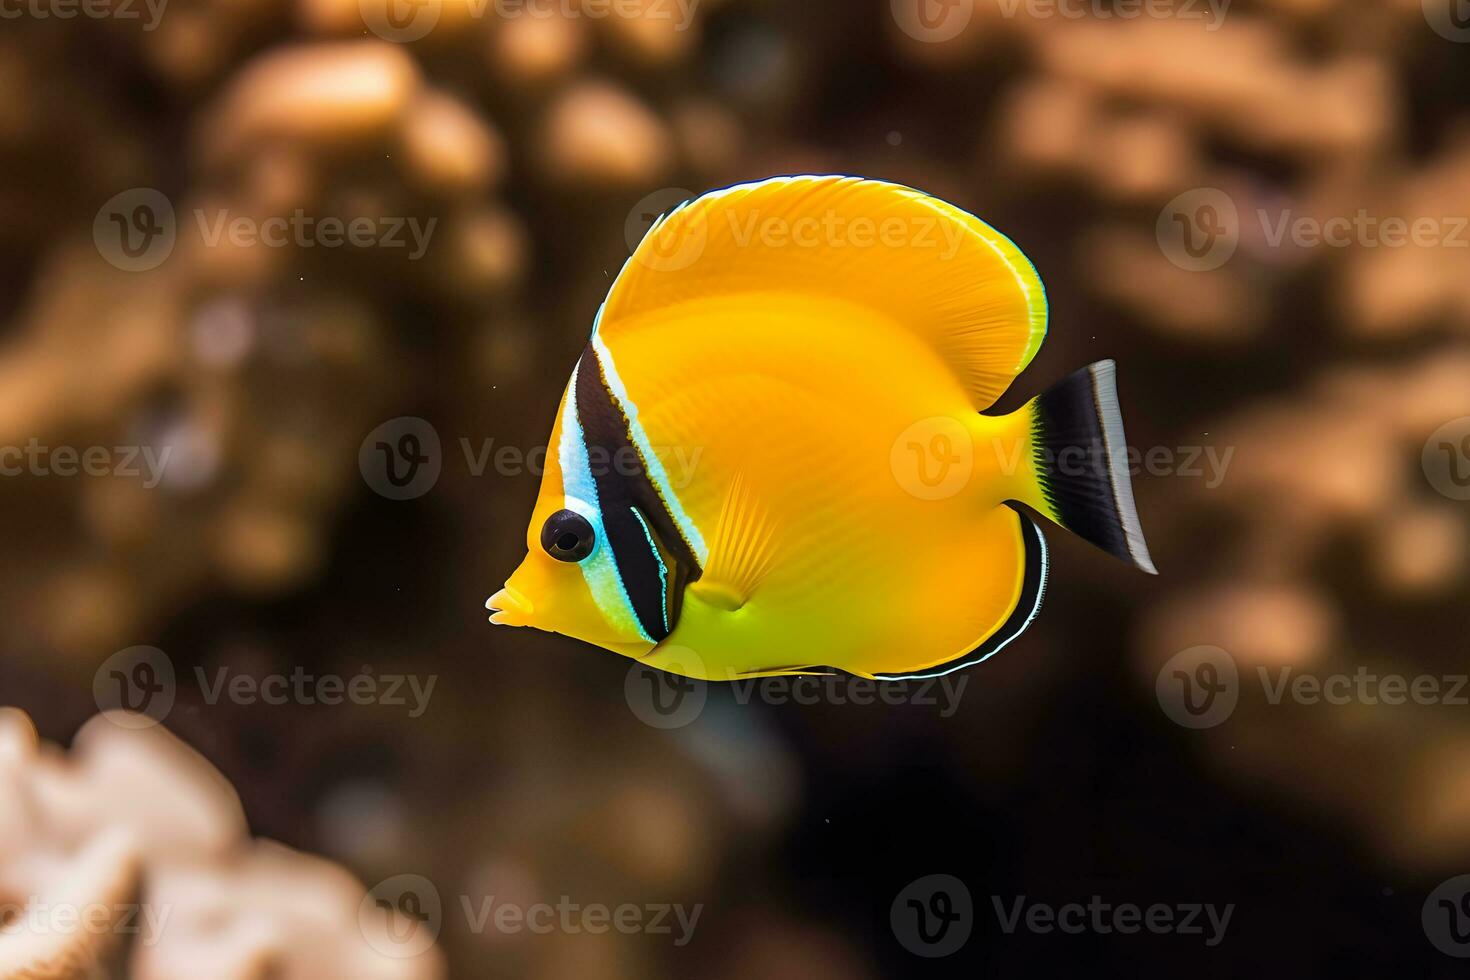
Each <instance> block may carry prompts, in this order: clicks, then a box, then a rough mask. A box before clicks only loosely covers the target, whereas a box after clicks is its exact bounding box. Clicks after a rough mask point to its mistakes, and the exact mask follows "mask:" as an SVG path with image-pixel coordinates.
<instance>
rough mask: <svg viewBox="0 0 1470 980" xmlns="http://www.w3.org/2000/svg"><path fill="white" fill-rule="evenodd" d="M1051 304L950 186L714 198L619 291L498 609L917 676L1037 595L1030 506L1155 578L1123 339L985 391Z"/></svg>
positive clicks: (661, 664) (649, 644)
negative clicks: (1134, 450)
mask: <svg viewBox="0 0 1470 980" xmlns="http://www.w3.org/2000/svg"><path fill="white" fill-rule="evenodd" d="M1046 328H1047V305H1046V295H1045V291H1044V289H1043V287H1042V284H1041V279H1040V277H1039V276H1038V274H1037V272H1036V270H1035V268H1034V267H1033V266H1032V264H1031V262H1030V261H1029V260H1028V259H1027V258H1026V256H1025V255H1024V254H1022V253H1021V251H1020V250H1019V249H1018V248H1017V247H1016V246H1015V245H1014V244H1013V243H1012V242H1011V241H1010V240H1009V239H1007V238H1006V237H1005V236H1003V235H1001V234H1000V233H999V232H997V231H996V230H995V229H993V228H991V227H990V226H989V225H987V224H986V223H985V222H983V221H981V220H980V219H978V218H976V217H975V216H973V215H971V214H969V213H967V212H965V211H963V210H961V209H959V208H957V207H954V206H953V205H950V204H947V203H945V202H943V201H940V200H938V199H936V198H934V197H931V196H929V195H927V194H924V193H922V192H921V191H917V190H914V189H912V188H908V187H903V186H900V185H897V184H891V183H886V182H882V181H877V180H867V179H860V178H855V177H843V176H798V177H778V178H773V179H770V180H765V181H760V182H756V183H749V184H740V185H736V186H734V187H730V188H727V189H725V190H720V191H715V192H713V193H710V194H706V195H704V196H703V197H699V198H697V199H695V200H693V201H689V202H686V203H685V204H683V205H681V206H680V207H678V208H676V209H674V210H673V211H671V212H669V213H668V214H666V215H664V216H663V217H661V218H660V219H659V220H658V221H657V222H655V224H654V225H653V226H652V227H651V228H650V229H649V232H648V234H647V235H646V236H645V238H644V239H643V241H642V243H641V244H640V245H639V246H638V248H637V249H636V250H635V251H634V253H633V255H632V257H631V258H630V259H629V260H628V263H627V264H626V265H625V266H624V268H623V270H622V272H621V273H620V274H619V275H618V278H617V280H616V282H614V284H613V286H612V289H611V291H610V292H609V294H608V297H607V300H606V302H604V304H603V306H602V309H601V310H600V311H599V313H598V315H597V318H596V321H595V323H594V326H593V330H592V337H591V339H590V341H589V342H588V344H587V346H586V348H585V349H584V350H583V351H582V354H581V357H580V359H579V360H578V362H577V365H576V367H575V369H574V371H573V372H572V377H571V380H570V382H569V383H568V385H567V388H566V392H565V394H564V396H563V398H562V403H561V407H560V409H559V411H558V413H557V417H556V420H555V423H554V425H553V427H552V432H551V439H550V442H549V444H548V445H549V451H548V454H547V465H546V469H545V472H544V474H543V479H542V484H541V489H540V495H539V498H538V499H537V502H536V505H535V509H534V511H533V513H532V515H531V523H530V528H529V530H528V532H527V536H526V545H527V548H528V551H529V554H528V555H527V556H526V559H525V560H524V562H522V564H521V565H520V567H519V568H518V569H516V571H515V573H514V574H512V575H511V576H510V579H509V580H508V581H507V583H506V585H505V587H504V588H503V589H502V590H500V591H499V592H497V593H496V594H495V595H494V596H492V597H491V598H490V599H489V600H488V602H487V603H486V605H487V607H488V608H489V609H491V610H492V612H493V614H492V616H491V617H490V621H491V622H492V623H497V624H503V625H510V626H532V627H535V628H538V629H542V630H547V631H552V632H557V633H562V634H565V635H567V636H570V637H574V638H576V639H579V640H583V641H586V642H588V643H592V644H596V645H597V646H601V647H604V648H606V649H608V650H612V651H614V652H617V653H621V654H624V655H626V656H628V657H632V658H635V659H637V660H639V661H641V662H643V663H645V664H648V665H650V666H653V667H658V668H661V669H664V670H669V671H673V672H676V673H680V674H686V675H689V676H695V677H700V678H703V679H707V680H726V679H733V678H739V677H752V676H762V675H769V674H790V673H825V672H831V671H834V670H839V671H846V672H849V673H851V674H855V675H859V676H862V677H870V678H880V679H900V678H911V677H927V676H934V675H938V674H943V673H948V672H950V671H952V670H957V669H960V668H962V667H967V666H970V665H972V664H975V663H978V662H979V661H982V660H984V659H986V658H987V657H989V656H990V655H992V654H993V653H995V652H996V651H998V650H1000V649H1001V648H1002V647H1004V646H1005V645H1006V644H1008V643H1010V642H1011V641H1012V640H1014V639H1015V638H1016V637H1017V636H1018V635H1019V634H1020V633H1021V632H1022V631H1023V630H1024V629H1025V628H1026V627H1027V626H1028V625H1029V624H1030V623H1031V621H1032V620H1033V619H1034V618H1035V616H1036V614H1037V612H1038V611H1039V609H1040V607H1041V600H1042V596H1043V593H1044V591H1045V588H1046V578H1047V549H1046V542H1045V539H1044V538H1043V537H1042V533H1041V530H1040V528H1039V527H1038V526H1037V524H1036V523H1035V522H1034V521H1033V520H1032V519H1031V517H1030V516H1028V512H1027V511H1026V510H1022V509H1021V508H1020V507H1018V506H1017V505H1021V506H1023V507H1025V508H1028V509H1029V510H1030V511H1034V512H1035V513H1038V514H1041V515H1043V516H1044V517H1046V518H1047V519H1049V520H1051V521H1053V522H1055V523H1057V524H1059V525H1060V526H1062V527H1064V528H1066V529H1068V530H1070V531H1073V532H1074V533H1076V534H1078V535H1080V536H1082V537H1083V538H1085V539H1087V540H1089V541H1091V542H1092V543H1094V544H1096V545H1098V546H1099V547H1101V548H1103V549H1104V550H1106V551H1108V552H1110V553H1112V554H1114V555H1116V556H1118V557H1119V558H1122V559H1124V560H1125V561H1128V562H1131V563H1132V564H1134V565H1135V566H1137V567H1139V568H1141V569H1143V570H1145V571H1147V572H1150V573H1152V572H1153V571H1154V567H1153V564H1152V561H1151V560H1150V558H1149V554H1148V548H1147V546H1146V544H1145V543H1144V538H1143V532H1142V529H1141V528H1140V525H1139V520H1138V514H1137V511H1136V509H1135V506H1134V502H1133V491H1132V486H1131V484H1130V480H1129V472H1128V463H1127V456H1126V451H1127V450H1126V445H1127V444H1126V442H1125V439H1124V435H1123V423H1122V418H1121V415H1120V412H1119V407H1118V399H1117V393H1116V390H1115V384H1114V365H1113V363H1112V362H1111V361H1101V362H1099V363H1096V364H1093V365H1091V366H1090V367H1088V368H1085V369H1083V370H1081V371H1078V372H1076V373H1075V374H1073V375H1071V376H1070V377H1068V378H1066V379H1065V380H1063V381H1062V382H1060V383H1059V384H1057V385H1056V386H1055V387H1053V388H1051V389H1049V390H1048V391H1046V392H1045V393H1044V394H1042V395H1040V396H1039V397H1037V398H1034V399H1032V400H1031V401H1029V402H1027V403H1026V405H1025V406H1024V407H1022V408H1021V409H1020V410H1019V411H1017V412H1014V413H1012V414H1009V415H987V414H983V413H984V410H985V409H987V408H989V407H990V406H991V405H992V404H993V403H994V402H995V400H996V399H997V398H998V397H999V396H1000V395H1001V394H1002V393H1003V392H1004V391H1005V390H1006V388H1008V387H1009V386H1010V384H1011V382H1012V380H1013V379H1014V378H1015V377H1016V375H1018V374H1019V373H1020V372H1021V371H1022V370H1023V369H1025V367H1026V366H1027V364H1029V363H1030V362H1031V359H1032V358H1033V357H1034V356H1035V354H1036V352H1037V350H1038V349H1039V348H1040V346H1041V342H1042V339H1043V338H1044V337H1045V335H1046ZM676 463H678V464H679V465H675V464H676Z"/></svg>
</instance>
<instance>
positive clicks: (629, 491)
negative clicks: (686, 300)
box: [577, 344, 684, 641]
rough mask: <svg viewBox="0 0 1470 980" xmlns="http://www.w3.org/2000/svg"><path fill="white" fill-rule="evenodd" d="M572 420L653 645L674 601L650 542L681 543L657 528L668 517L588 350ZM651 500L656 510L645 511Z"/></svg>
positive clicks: (610, 540)
mask: <svg viewBox="0 0 1470 980" xmlns="http://www.w3.org/2000/svg"><path fill="white" fill-rule="evenodd" d="M577 418H578V420H579V421H580V422H581V423H582V434H583V438H584V439H585V440H586V443H587V453H588V457H589V459H593V460H596V461H597V462H594V463H593V465H592V479H593V482H594V483H595V484H596V486H597V506H598V510H599V511H600V512H601V515H602V530H603V533H604V535H606V538H607V545H608V547H609V548H611V550H612V556H613V563H614V564H615V565H616V566H617V570H618V576H619V578H621V579H622V582H623V588H624V589H625V590H626V591H627V593H628V601H629V602H630V603H632V606H633V612H634V614H635V615H636V616H637V617H638V622H639V624H640V625H641V626H642V627H643V630H644V632H645V633H647V634H648V635H649V636H651V637H652V638H653V639H654V640H655V641H659V640H662V639H663V638H664V637H666V636H668V635H669V631H670V629H671V628H672V625H673V621H674V614H675V613H676V611H677V607H676V606H675V608H673V609H671V598H673V599H677V597H671V594H670V590H669V589H668V587H667V578H668V571H667V569H666V567H665V565H664V561H663V557H662V556H661V555H660V554H659V552H658V547H657V544H656V543H655V542H654V541H652V540H650V537H651V535H653V534H657V535H658V536H659V539H660V540H662V541H664V542H665V544H666V545H674V546H676V547H682V546H683V544H684V542H683V540H682V538H677V536H676V539H677V543H675V542H674V541H670V539H669V538H668V537H666V536H665V530H664V528H663V526H662V524H663V523H667V522H668V517H667V514H666V513H665V511H664V510H663V504H662V502H661V501H659V500H658V496H657V492H656V491H655V490H654V489H653V484H652V482H651V481H650V480H649V478H648V475H647V474H646V473H645V472H644V471H643V461H642V458H641V457H640V456H639V455H638V454H637V452H636V451H635V450H634V448H633V445H632V440H631V439H629V437H628V425H627V420H626V419H624V418H623V414H622V412H621V411H620V410H619V409H618V407H617V405H616V404H615V403H614V402H613V397H612V392H611V391H609V390H608V387H607V382H606V380H605V379H604V378H603V376H602V369H601V367H600V366H599V365H598V361H597V352H596V350H595V349H594V348H593V347H592V346H591V345H590V344H589V345H588V347H587V349H586V350H585V351H583V353H582V359H581V360H580V361H579V362H578V363H577ZM614 461H617V465H614ZM650 497H652V499H653V500H654V502H655V504H656V506H650V505H649V498H650ZM640 515H642V518H644V519H647V521H648V524H647V525H645V523H644V520H643V519H640ZM660 518H662V519H663V520H662V522H661V521H660ZM676 560H678V555H677V553H676Z"/></svg>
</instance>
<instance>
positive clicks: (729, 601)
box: [689, 473, 776, 612]
mask: <svg viewBox="0 0 1470 980" xmlns="http://www.w3.org/2000/svg"><path fill="white" fill-rule="evenodd" d="M775 554H776V528H775V525H774V524H773V522H772V520H771V516H770V511H768V510H767V509H766V507H765V506H764V505H763V504H762V503H761V502H760V500H759V499H758V498H757V496H756V495H755V493H753V492H752V491H751V488H750V483H749V481H747V480H746V479H745V476H744V474H742V473H737V474H736V475H735V478H734V479H733V480H731V481H730V485H729V487H727V488H726V490H725V500H724V503H723V504H722V505H721V506H720V520H719V523H718V524H717V525H716V527H715V534H714V539H713V542H712V543H711V545H710V549H709V563H708V564H707V565H706V566H705V569H704V574H703V575H702V576H700V579H699V581H698V582H695V583H694V584H693V585H691V586H690V587H689V590H690V591H691V592H692V593H694V595H696V596H698V597H699V598H700V599H702V600H704V601H705V602H707V603H709V604H710V605H712V606H714V607H715V608H717V609H723V610H725V611H726V612H734V611H735V610H737V609H739V608H741V607H742V606H744V605H745V604H746V603H747V602H749V601H750V597H751V596H753V595H755V592H756V590H757V589H758V588H760V584H761V582H762V581H764V579H765V577H766V575H767V574H768V573H769V572H770V570H771V565H772V563H773V562H774V560H775Z"/></svg>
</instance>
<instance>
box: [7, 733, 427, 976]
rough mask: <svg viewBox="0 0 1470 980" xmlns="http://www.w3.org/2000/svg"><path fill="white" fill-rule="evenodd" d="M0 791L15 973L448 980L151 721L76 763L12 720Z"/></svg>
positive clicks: (80, 738) (347, 878)
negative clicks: (263, 829)
mask: <svg viewBox="0 0 1470 980" xmlns="http://www.w3.org/2000/svg"><path fill="white" fill-rule="evenodd" d="M0 782H3V786H4V790H5V792H4V794H3V795H0V826H3V827H4V829H5V833H4V835H3V837H4V841H5V847H4V851H3V852H0V897H3V899H4V906H3V907H4V909H5V911H6V913H7V914H6V916H5V922H4V923H3V925H0V973H3V975H4V976H7V977H11V976H15V977H35V978H43V977H45V978H56V980H82V978H86V980H98V978H103V977H124V976H126V977H137V978H140V980H184V978H195V977H201V976H208V977H218V978H220V980H226V978H232V980H233V978H238V980H264V978H266V977H320V978H323V980H326V978H332V977H343V978H346V977H351V978H353V980H359V978H361V980H367V978H381V980H433V978H437V977H441V976H443V965H442V960H441V958H440V957H439V956H438V955H437V954H433V953H425V954H423V955H419V956H416V957H413V958H401V959H394V958H390V957H385V956H383V955H381V954H379V953H378V952H377V951H376V950H375V948H374V947H373V945H372V938H373V937H372V936H371V934H370V932H369V930H371V929H377V928H386V926H385V924H384V923H382V922H379V921H378V920H377V919H376V918H375V917H373V916H360V915H359V909H360V906H361V904H362V902H363V900H364V899H365V898H366V896H367V890H366V889H365V888H364V887H363V886H362V885H360V884H358V883H357V882H356V881H355V880H354V879H353V877H352V876H351V875H350V874H348V873H347V872H345V871H343V870H342V869H341V868H339V867H337V866H335V865H333V864H331V863H330V862H327V861H323V860H321V859H319V858H314V857H310V856H308V855H305V854H301V853H298V852H296V851H293V850H290V849H289V848H286V847H282V846H281V845H279V844H274V843H271V842H268V841H260V840H251V839H250V837H249V832H248V830H247V829H246V823H245V815H244V813H243V812H241V809H240V801H239V798H238V797H236V795H235V793H234V791H233V790H232V789H231V788H230V786H229V784H228V783H227V782H226V781H225V780H224V779H223V777H221V776H220V774H219V773H218V772H217V771H216V770H215V769H214V768H213V767H212V766H210V765H209V763H207V762H205V761H204V760H203V759H202V758H200V757H199V755H198V754H197V753H195V752H193V751H192V750H191V749H189V748H187V747H186V746H184V745H183V744H182V743H181V742H179V741H178V740H177V739H175V738H173V737H172V736H171V735H169V734H167V733H166V732H165V731H164V730H163V729H161V728H156V727H152V726H151V723H149V722H148V721H147V719H146V718H144V716H140V715H134V716H127V715H125V714H124V715H99V716H98V717H97V718H95V719H93V720H92V721H91V722H89V723H88V724H87V725H86V726H85V727H84V728H83V729H82V731H81V732H80V733H78V735H77V738H76V741H75V743H74V745H73V747H72V750H71V752H70V753H65V752H62V751H60V750H59V749H58V748H57V747H55V746H53V745H48V744H44V743H42V742H40V740H39V739H38V738H37V735H36V731H35V729H34V727H33V726H32V725H31V722H30V719H29V718H27V717H26V716H25V715H24V714H23V713H21V712H19V711H17V710H16V709H13V708H11V709H4V710H0ZM378 942H379V943H384V942H386V941H385V940H383V939H381V938H379V939H378Z"/></svg>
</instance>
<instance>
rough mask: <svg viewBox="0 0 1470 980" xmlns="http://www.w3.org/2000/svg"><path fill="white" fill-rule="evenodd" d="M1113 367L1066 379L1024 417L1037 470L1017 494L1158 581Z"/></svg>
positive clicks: (1106, 364)
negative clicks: (1138, 501)
mask: <svg viewBox="0 0 1470 980" xmlns="http://www.w3.org/2000/svg"><path fill="white" fill-rule="evenodd" d="M1116 367H1117V365H1116V364H1114V362H1113V361H1110V360H1108V361H1098V362H1097V363H1095V364H1091V365H1089V366H1087V367H1085V368H1083V369H1082V370H1080V371H1076V372H1074V373H1073V374H1070V375H1068V376H1067V377H1066V378H1063V379H1062V380H1061V381H1060V382H1058V383H1057V384H1055V385H1053V386H1052V387H1051V388H1049V389H1047V390H1046V391H1045V392H1043V393H1042V394H1040V395H1038V396H1037V397H1035V398H1033V399H1031V401H1029V402H1027V403H1026V405H1025V407H1024V408H1022V409H1021V411H1019V412H1017V413H1016V417H1017V420H1018V421H1019V422H1021V423H1022V424H1026V425H1029V427H1030V437H1031V438H1030V446H1031V453H1030V466H1029V467H1023V474H1022V476H1023V478H1022V480H1021V481H1020V482H1021V486H1020V488H1019V489H1018V490H1017V491H1016V493H1017V496H1016V498H1015V499H1018V500H1019V501H1020V502H1021V503H1024V504H1027V505H1028V506H1030V507H1033V508H1035V509H1036V510H1037V511H1039V512H1040V513H1042V514H1044V515H1045V516H1046V517H1048V518H1050V519H1051V520H1053V521H1055V522H1056V523H1058V524H1060V525H1061V526H1062V527H1064V528H1066V529H1067V530H1068V531H1071V532H1072V533H1074V534H1076V535H1079V536H1080V537H1082V538H1085V539H1086V540H1088V541H1090V542H1092V543H1093V544H1095V545H1097V546H1098V547H1099V548H1101V549H1102V550H1104V551H1106V552H1107V553H1108V554H1111V555H1115V556H1116V557H1118V558H1121V559H1123V560H1124V561H1126V562H1129V563H1130V564H1132V565H1135V566H1137V567H1138V568H1141V569H1143V570H1144V571H1145V572H1148V573H1149V574H1150V575H1157V574H1158V570H1157V569H1155V568H1154V563H1153V560H1152V559H1151V558H1150V557H1149V553H1148V545H1147V544H1146V543H1145V542H1144V540H1143V528H1142V526H1141V525H1140V524H1139V521H1138V510H1137V508H1136V507H1135V506H1134V503H1133V484H1132V481H1131V478H1130V477H1129V475H1128V468H1129V467H1128V458H1127V455H1126V454H1127V452H1128V444H1127V441H1126V440H1125V439H1124V437H1123V415H1122V412H1121V411H1120V410H1119V408H1118V390H1117V385H1116V383H1115V377H1114V375H1115V369H1116Z"/></svg>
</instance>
